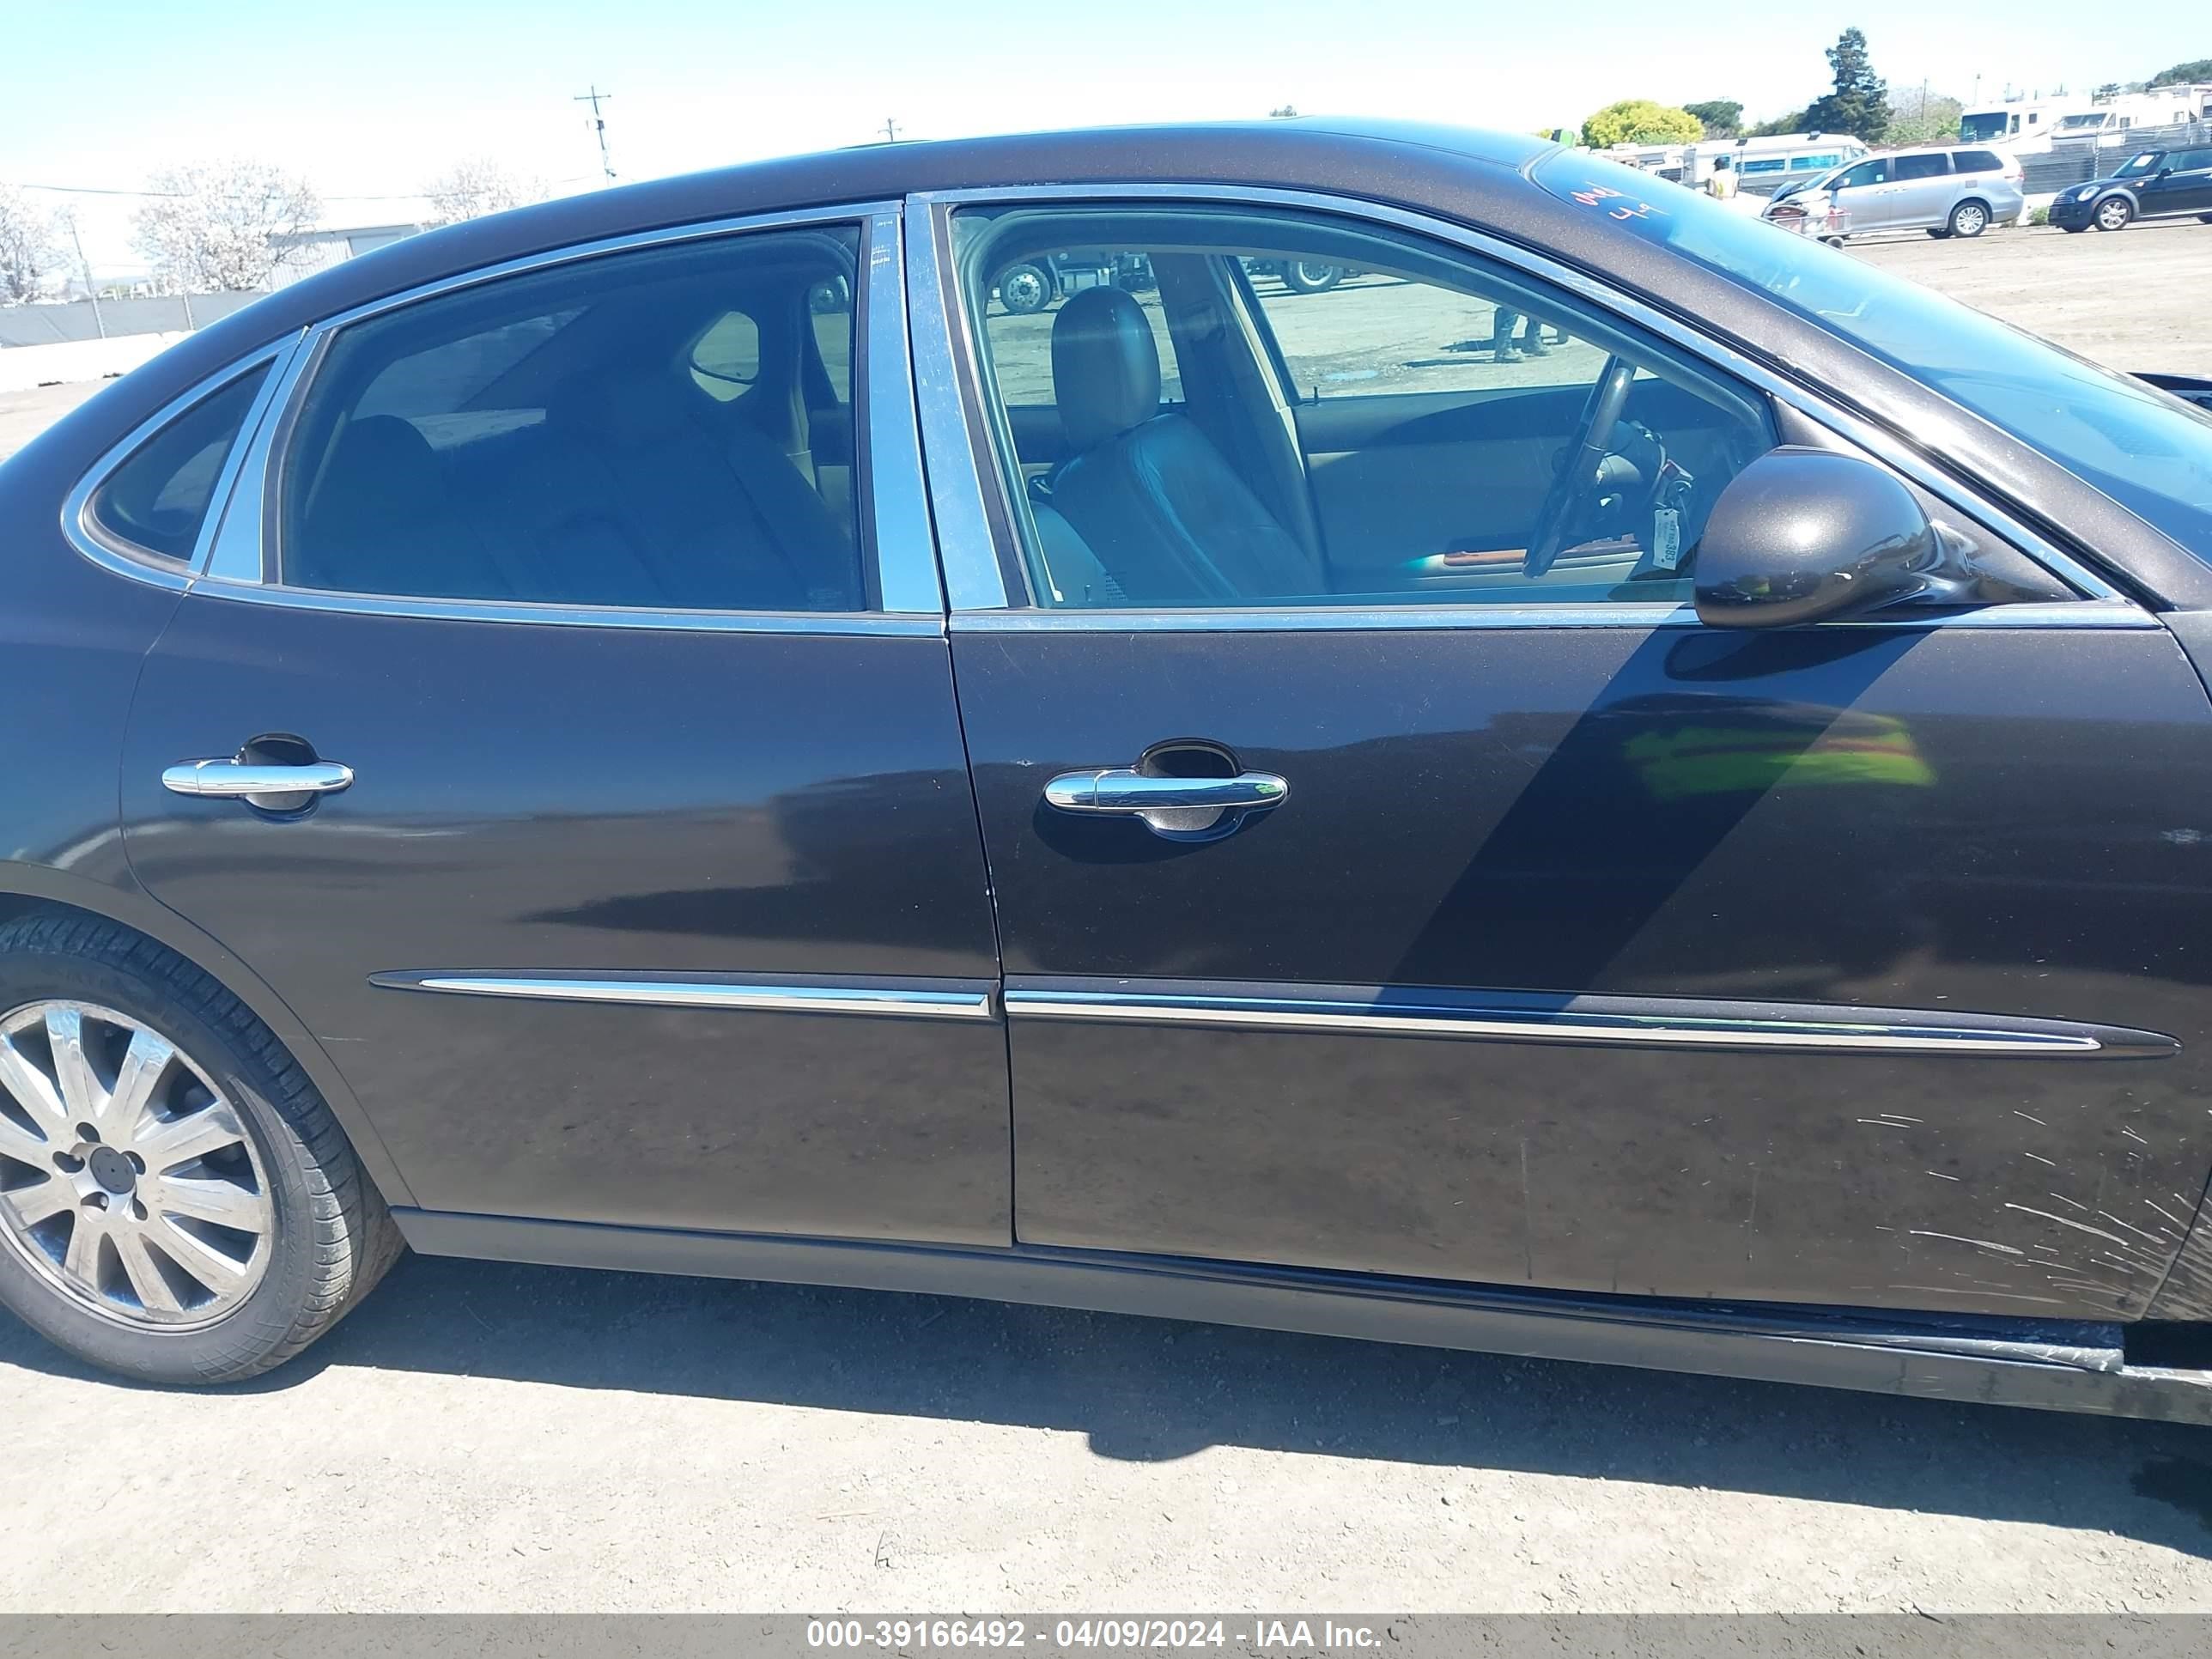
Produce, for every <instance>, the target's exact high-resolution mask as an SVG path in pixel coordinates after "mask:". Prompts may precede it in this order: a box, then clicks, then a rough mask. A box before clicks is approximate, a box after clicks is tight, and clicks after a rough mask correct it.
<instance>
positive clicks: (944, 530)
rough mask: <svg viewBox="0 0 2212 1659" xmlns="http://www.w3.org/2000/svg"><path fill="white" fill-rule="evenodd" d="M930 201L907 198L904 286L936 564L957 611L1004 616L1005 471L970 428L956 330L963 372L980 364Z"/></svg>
mask: <svg viewBox="0 0 2212 1659" xmlns="http://www.w3.org/2000/svg"><path fill="white" fill-rule="evenodd" d="M931 199H932V198H930V197H926V196H915V197H908V206H907V210H906V278H907V293H908V305H909V307H910V316H909V325H910V331H911V334H912V339H913V347H912V352H913V360H914V392H915V408H916V410H918V411H919V414H920V418H921V441H922V453H923V457H924V460H925V465H926V468H927V472H928V475H929V492H930V502H931V505H932V507H933V508H934V510H935V514H936V526H937V556H938V562H939V565H940V567H941V568H943V570H944V572H945V597H946V599H948V600H949V601H950V603H951V608H952V609H953V610H954V611H1001V610H1004V609H1005V608H1006V606H1007V605H1009V604H1010V603H1012V601H1011V600H1010V599H1009V598H1008V595H1007V589H1006V568H1005V566H1004V564H1003V563H1002V562H1001V558H1002V551H1001V549H1000V545H999V538H998V537H997V535H996V534H994V532H993V530H992V524H991V513H990V508H989V506H988V504H987V497H986V496H985V495H984V491H985V490H987V489H999V490H1000V495H1001V496H1002V497H1003V495H1004V494H1005V491H1004V489H1003V488H1002V487H1000V485H999V483H997V480H998V477H999V468H998V465H997V463H996V461H995V460H994V459H992V456H991V453H990V451H989V449H988V447H987V444H988V439H987V437H985V438H981V439H980V440H979V436H978V435H977V434H976V432H975V429H974V428H973V427H972V426H971V425H970V423H969V419H968V402H967V392H966V389H965V386H966V383H965V380H963V375H962V373H961V362H962V356H961V355H960V352H959V351H958V350H956V349H955V347H956V337H955V334H954V331H955V330H956V329H957V330H959V331H960V332H959V335H958V337H957V338H958V343H959V345H960V347H961V348H962V349H964V350H965V353H966V358H965V360H966V362H969V363H974V362H976V361H977V360H976V357H975V348H974V342H973V341H972V340H971V339H970V338H969V336H968V332H967V325H966V321H965V312H964V310H963V307H962V306H961V304H960V296H959V295H958V293H957V287H956V283H955V279H954V274H953V270H952V260H951V244H950V242H949V240H944V239H946V238H949V236H950V234H951V216H950V214H949V213H940V212H935V211H933V210H932V209H931V208H930V207H929V205H928V203H929V202H930V200H931ZM979 444H980V446H981V447H979ZM987 481H988V482H987Z"/></svg>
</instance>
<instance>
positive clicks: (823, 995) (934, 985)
mask: <svg viewBox="0 0 2212 1659" xmlns="http://www.w3.org/2000/svg"><path fill="white" fill-rule="evenodd" d="M369 983H370V984H372V985H374V986H378V987H381V988H382V989H385V990H391V991H429V992H437V993H442V994H446V995H448V996H474V997H506V998H512V999H515V1000H524V1001H538V1002H597V1003H612V1004H621V1005H625V1006H638V1007H648V1008H714V1009H727V1010H731V1011H733V1012H748V1013H791V1014H874V1015H880V1016H884V1017H887V1018H897V1019H995V1018H997V1017H998V1010H997V1008H996V1007H995V1006H994V1002H993V998H992V988H993V987H991V985H990V984H989V983H988V982H987V981H981V980H977V981H965V980H940V981H913V982H908V983H905V984H883V983H866V982H858V981H856V982H852V983H838V982H836V981H820V982H817V983H813V984H804V985H800V984H781V983H775V984H771V983H764V982H756V981H745V980H736V979H730V980H723V979H718V978H714V977H712V976H696V977H689V978H687V977H682V976H674V975H671V976H668V977H657V976H643V975H639V976H632V977H629V978H616V977H606V978H601V977H597V976H594V975H585V974H535V973H519V972H504V971H502V972H496V973H435V972H434V973H389V974H371V975H369Z"/></svg>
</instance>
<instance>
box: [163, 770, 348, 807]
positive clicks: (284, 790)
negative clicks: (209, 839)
mask: <svg viewBox="0 0 2212 1659" xmlns="http://www.w3.org/2000/svg"><path fill="white" fill-rule="evenodd" d="M352 782H353V768H351V767H350V766H341V765H339V764H338V763H337V762H336V761H311V762H309V763H307V764H306V765H304V766H270V765H263V764H258V763H253V762H250V761H238V760H198V761H184V762H181V763H179V764H177V765H175V766H172V767H168V768H167V769H164V770H163V772H162V774H161V787H162V788H164V789H166V790H167V791H168V792H169V793H171V794H173V795H202V796H213V797H216V798H217V799H225V800H243V801H246V803H247V804H248V805H254V806H264V807H265V806H270V805H276V806H278V807H280V808H281V807H282V806H283V805H285V804H287V798H288V797H290V796H294V795H327V794H330V793H332V792H334V791H336V790H339V789H343V788H345V787H347V786H348V785H349V784H351V783H352Z"/></svg>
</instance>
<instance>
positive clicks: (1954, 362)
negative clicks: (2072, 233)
mask: <svg viewBox="0 0 2212 1659" xmlns="http://www.w3.org/2000/svg"><path fill="white" fill-rule="evenodd" d="M2130 165H2132V164H2130ZM1534 179H1535V180H1536V182H1537V183H1538V184H1539V185H1541V186H1543V188H1544V189H1546V190H1547V191H1550V192H1551V193H1552V194H1553V196H1556V197H1559V199H1560V200H1562V201H1566V202H1571V203H1574V204H1577V205H1579V206H1582V207H1585V208H1588V209H1589V210H1590V211H1592V212H1593V213H1597V214H1601V215H1604V216H1606V217H1607V218H1609V219H1612V220H1613V221H1614V222H1618V223H1620V225H1621V226H1623V227H1624V228H1626V229H1627V230H1628V231H1629V232H1630V233H1632V234H1634V235H1636V236H1638V237H1640V238H1642V239H1644V240H1646V241H1650V242H1655V243H1659V244H1662V245H1664V246H1668V247H1669V248H1671V249H1673V250H1674V252H1676V253H1679V254H1680V255H1681V256H1682V257H1683V258H1686V259H1689V260H1692V262H1694V263H1695V264H1699V265H1702V266H1704V267H1705V269H1707V270H1711V271H1715V272H1717V274H1719V275H1721V276H1725V277H1727V278H1729V280H1731V281H1733V282H1735V283H1741V285H1742V286H1743V287H1745V288H1747V289H1754V290H1756V291H1757V292H1759V293H1760V294H1763V295H1765V296H1766V297H1767V298H1768V299H1770V300H1771V301H1774V302H1775V303H1776V304H1778V305H1780V306H1784V307H1787V308H1788V309H1789V310H1790V311H1792V312H1795V313H1796V314H1797V315H1799V316H1801V317H1803V318H1805V319H1808V321H1811V322H1814V323H1816V324H1818V325H1820V326H1821V327H1823V328H1825V329H1827V330H1828V331H1831V332H1832V333H1834V334H1837V335H1839V336H1841V337H1843V338H1844V339H1846V340H1848V341H1850V342H1851V343H1853V344H1855V345H1857V346H1858V347H1860V348H1861V349H1863V350H1866V351H1869V352H1871V353H1872V354H1873V355H1874V356H1877V357H1880V358H1881V359H1882V360H1883V361H1884V362H1889V363H1892V364H1894V365H1895V366H1896V367H1897V368H1899V369H1901V370H1903V371H1904V372H1905V374H1910V375H1911V376H1912V377H1913V378H1914V379H1915V380H1919V381H1921V382H1922V383H1923V385H1926V386H1931V387H1933V388H1934V389H1935V390H1936V391H1938V392H1942V393H1943V394H1944V395H1945V396H1946V397H1948V398H1950V399H1951V400H1952V401H1953V402H1954V403H1957V404H1960V405H1962V406H1963V407H1965V408H1966V409H1969V410H1972V411H1973V412H1974V413H1975V414H1977V415H1978V416H1981V417H1982V418H1983V419H1984V420H1985V421H1987V422H1990V424H1991V425H1993V426H1996V427H1998V428H2002V429H2003V430H2004V431H2007V432H2009V433H2011V434H2013V435H2015V436H2016V437H2018V438H2020V439H2021V440H2022V441H2024V442H2026V443H2028V444H2030V445H2032V446H2033V447H2035V448H2037V449H2039V450H2040V451H2042V452H2043V453H2045V454H2046V455H2048V456H2050V457H2051V459H2054V460H2056V461H2057V462H2058V463H2059V465H2062V466H2063V467H2065V468H2066V469H2067V470H2068V471H2070V472H2072V473H2074V474H2075V476H2076V477H2081V478H2083V479H2086V480H2087V482H2089V483H2092V484H2093V485H2095V486H2096V487H2097V488H2098V489H2101V490H2103V491H2104V492H2105V494H2106V495H2109V496H2111V497H2112V499H2113V500H2114V501H2118V502H2119V503H2120V504H2121V505H2122V506H2123V507H2126V508H2128V509H2129V510H2130V512H2132V513H2135V514H2136V516H2137V517H2138V518H2141V519H2143V520H2146V521H2148V523H2150V524H2152V525H2154V526H2157V527H2158V528H2159V529H2160V530H2161V531H2163V532H2165V533H2166V535H2168V536H2170V537H2172V538H2173V539H2174V540H2175V541H2177V542H2179V544H2181V545H2183V546H2184V547H2186V548H2188V549H2189V550H2191V552H2193V553H2195V554H2196V555H2197V556H2198V557H2200V558H2202V559H2203V560H2205V561H2206V562H2208V563H2212V414H2207V413H2206V412H2205V411H2203V410H2199V409H2196V408H2193V407H2191V405H2190V404H2185V403H2184V402H2182V401H2181V400H2180V399H2179V398H2173V397H2170V396H2168V395H2167V394H2166V393H2165V392H2160V391H2157V390H2156V389H2154V387H2151V386H2147V385H2145V384H2144V383H2143V382H2142V381H2140V380H2133V379H2131V378H2130V377H2129V376H2127V375H2124V374H2117V373H2115V372H2114V371H2112V370H2111V369H2108V368H2101V367H2100V366H2099V365H2097V364H2095V363H2092V362H2087V361H2086V360H2085V359H2083V358H2080V357H2076V356H2073V355H2072V354H2071V353H2069V352H2066V351H2063V350H2061V349H2059V348H2057V346H2054V345H2051V344H2050V343H2048V342H2046V341H2043V340H2039V339H2037V338H2035V337H2033V336H2032V335H2029V334H2024V333H2022V332H2021V331H2019V330H2018V329H2015V328H2013V327H2011V326H2010V325H2007V324H2004V323H2001V322H1999V321H1997V320H1996V319H1995V318H1993V317H1988V316H1984V314H1983V313H1980V312H1978V311H1975V310H1972V309H1971V308H1969V307H1966V306H1963V305H1960V304H1959V303H1958V302H1957V301H1953V300H1947V299H1945V298H1944V297H1943V296H1942V295H1939V294H1936V293H1934V292H1932V291H1931V290H1929V289H1924V288H1922V287H1920V286H1919V285H1918V284H1917V283H1911V282H1907V281H1905V279H1904V278H1902V277H1899V276H1892V275H1891V274H1889V273H1888V272H1887V271H1884V270H1877V269H1875V268H1874V267H1872V266H1869V265H1867V264H1862V263H1861V262H1860V261H1858V260H1857V259H1855V258H1851V257H1850V255H1849V254H1845V253H1839V252H1836V251H1835V250H1833V249H1832V248H1827V247H1823V246H1820V244H1819V243H1818V242H1816V241H1814V240H1810V239H1808V238H1805V237H1800V236H1793V235H1791V234H1790V233H1789V232H1788V231H1785V230H1779V229H1777V228H1775V227H1774V226H1772V225H1770V224H1767V223H1765V222H1763V221H1761V220H1759V219H1755V218H1752V217H1750V216H1747V215H1743V214H1740V213H1736V212H1734V211H1732V210H1729V208H1728V207H1727V206H1725V205H1724V204H1722V203H1720V202H1717V201H1715V200H1713V199H1712V198H1711V197H1704V196H1696V195H1691V194H1687V193H1686V192H1681V191H1672V190H1669V191H1664V192H1662V193H1660V194H1658V195H1656V196H1655V195H1654V194H1653V192H1652V190H1651V187H1650V181H1649V180H1648V179H1644V177H1643V176H1642V175H1641V174H1639V173H1633V172H1632V171H1630V170H1629V169H1628V168H1626V167H1619V166H1616V165H1614V164H1613V163H1612V162H1610V161H1601V160H1599V159H1598V158H1597V157H1595V156H1593V155H1580V154H1577V153H1576V152H1574V151H1571V150H1557V151H1554V152H1553V154H1551V155H1547V156H1546V157H1545V158H1544V159H1543V160H1541V161H1539V162H1537V163H1536V166H1535V167H1534Z"/></svg>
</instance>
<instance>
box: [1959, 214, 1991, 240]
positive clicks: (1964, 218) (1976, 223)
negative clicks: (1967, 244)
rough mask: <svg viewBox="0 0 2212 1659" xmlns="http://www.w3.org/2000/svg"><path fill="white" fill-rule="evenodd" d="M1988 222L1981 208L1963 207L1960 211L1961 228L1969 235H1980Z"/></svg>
mask: <svg viewBox="0 0 2212 1659" xmlns="http://www.w3.org/2000/svg"><path fill="white" fill-rule="evenodd" d="M1986 222H1988V221H1987V219H1986V217H1985V216H1984V214H1983V212H1982V210H1981V209H1979V208H1962V209H1960V212H1959V228H1960V230H1962V231H1964V232H1965V233H1966V234H1967V235H1969V236H1975V235H1978V234H1980V233H1981V228H1982V227H1983V225H1984V224H1985V223H1986Z"/></svg>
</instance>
